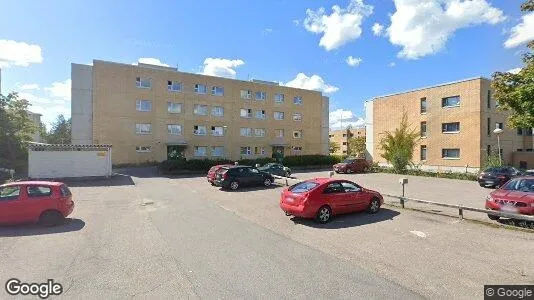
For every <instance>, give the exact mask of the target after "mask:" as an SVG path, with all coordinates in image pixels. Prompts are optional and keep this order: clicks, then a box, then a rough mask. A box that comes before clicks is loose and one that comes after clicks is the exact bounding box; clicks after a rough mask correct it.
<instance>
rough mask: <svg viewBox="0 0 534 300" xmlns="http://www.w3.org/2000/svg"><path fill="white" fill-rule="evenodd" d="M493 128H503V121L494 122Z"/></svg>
mask: <svg viewBox="0 0 534 300" xmlns="http://www.w3.org/2000/svg"><path fill="white" fill-rule="evenodd" d="M495 128H499V129H504V124H503V123H495Z"/></svg>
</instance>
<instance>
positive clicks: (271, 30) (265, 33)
mask: <svg viewBox="0 0 534 300" xmlns="http://www.w3.org/2000/svg"><path fill="white" fill-rule="evenodd" d="M271 33H273V29H272V28H265V29H263V30H262V32H261V34H263V35H269V34H271Z"/></svg>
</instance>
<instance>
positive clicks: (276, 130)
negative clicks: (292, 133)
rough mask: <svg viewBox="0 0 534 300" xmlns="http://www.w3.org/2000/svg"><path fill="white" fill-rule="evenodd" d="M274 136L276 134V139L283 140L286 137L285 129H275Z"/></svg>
mask: <svg viewBox="0 0 534 300" xmlns="http://www.w3.org/2000/svg"><path fill="white" fill-rule="evenodd" d="M280 132H281V133H282V135H278V133H280ZM274 134H275V137H277V138H283V137H284V135H285V130H284V129H275V130H274Z"/></svg>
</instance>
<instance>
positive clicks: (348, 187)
mask: <svg viewBox="0 0 534 300" xmlns="http://www.w3.org/2000/svg"><path fill="white" fill-rule="evenodd" d="M341 186H342V187H343V189H344V190H345V192H347V193H354V192H359V191H360V190H361V189H360V188H359V187H358V186H356V185H354V184H352V183H350V182H342V183H341Z"/></svg>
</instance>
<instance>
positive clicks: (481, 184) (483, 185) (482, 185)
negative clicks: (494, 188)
mask: <svg viewBox="0 0 534 300" xmlns="http://www.w3.org/2000/svg"><path fill="white" fill-rule="evenodd" d="M478 185H480V186H481V187H486V185H485V184H483V183H479V184H478Z"/></svg>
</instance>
